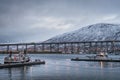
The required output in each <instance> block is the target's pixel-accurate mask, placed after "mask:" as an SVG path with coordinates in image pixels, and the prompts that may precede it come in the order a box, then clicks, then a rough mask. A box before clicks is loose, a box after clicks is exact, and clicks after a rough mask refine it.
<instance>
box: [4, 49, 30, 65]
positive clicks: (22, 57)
mask: <svg viewBox="0 0 120 80" xmlns="http://www.w3.org/2000/svg"><path fill="white" fill-rule="evenodd" d="M25 62H30V57H29V56H28V55H27V52H26V50H24V52H19V53H18V54H14V55H13V54H12V52H11V51H10V52H9V55H8V56H6V57H5V58H4V64H6V63H25Z"/></svg>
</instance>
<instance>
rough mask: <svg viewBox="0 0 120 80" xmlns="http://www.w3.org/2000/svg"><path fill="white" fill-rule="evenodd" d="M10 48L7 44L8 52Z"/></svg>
mask: <svg viewBox="0 0 120 80" xmlns="http://www.w3.org/2000/svg"><path fill="white" fill-rule="evenodd" d="M9 49H10V48H9V45H7V53H8V52H9Z"/></svg>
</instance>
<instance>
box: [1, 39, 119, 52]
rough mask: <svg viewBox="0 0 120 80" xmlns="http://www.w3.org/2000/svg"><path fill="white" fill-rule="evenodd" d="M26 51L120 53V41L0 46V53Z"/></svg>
mask: <svg viewBox="0 0 120 80" xmlns="http://www.w3.org/2000/svg"><path fill="white" fill-rule="evenodd" d="M24 49H26V50H27V51H28V52H32V53H73V54H74V53H96V52H101V51H105V52H108V53H117V54H118V53H119V52H120V41H83V42H55V43H44V42H43V43H16V44H0V53H8V52H9V51H12V52H18V51H21V50H24Z"/></svg>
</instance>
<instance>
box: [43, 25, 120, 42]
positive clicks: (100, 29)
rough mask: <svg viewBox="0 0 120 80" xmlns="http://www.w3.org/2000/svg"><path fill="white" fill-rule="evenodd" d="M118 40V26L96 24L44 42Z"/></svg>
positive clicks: (119, 30) (119, 32)
mask: <svg viewBox="0 0 120 80" xmlns="http://www.w3.org/2000/svg"><path fill="white" fill-rule="evenodd" d="M104 40H120V24H108V23H98V24H93V25H89V26H86V27H83V28H80V29H79V30H75V31H72V32H69V33H64V34H62V35H58V36H55V37H53V38H51V39H48V40H47V41H45V42H72V41H75V42H79V41H104Z"/></svg>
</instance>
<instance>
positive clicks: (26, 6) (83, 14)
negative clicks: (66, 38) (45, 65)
mask: <svg viewBox="0 0 120 80" xmlns="http://www.w3.org/2000/svg"><path fill="white" fill-rule="evenodd" d="M96 23H117V24H120V0H0V43H3V42H40V41H44V40H47V39H49V38H51V37H54V36H56V35H59V34H62V33H65V32H69V31H72V30H77V29H79V28H81V27H84V26H86V25H90V24H96Z"/></svg>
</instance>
